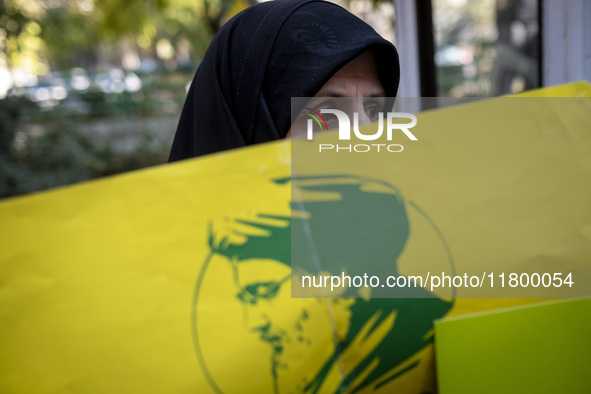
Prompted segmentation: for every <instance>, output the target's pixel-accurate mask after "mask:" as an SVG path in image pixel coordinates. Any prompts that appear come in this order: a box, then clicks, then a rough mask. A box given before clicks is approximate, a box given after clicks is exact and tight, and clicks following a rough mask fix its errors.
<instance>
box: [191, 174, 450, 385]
mask: <svg viewBox="0 0 591 394" xmlns="http://www.w3.org/2000/svg"><path fill="white" fill-rule="evenodd" d="M272 182H273V184H274V185H276V187H290V188H291V201H289V202H288V204H289V212H291V215H285V214H279V213H274V212H249V213H246V214H245V218H228V219H227V220H226V221H225V223H224V224H223V225H212V226H211V228H210V232H209V239H208V245H209V249H210V252H209V254H208V256H206V259H205V263H204V264H203V266H202V269H201V272H200V274H199V277H198V278H197V283H196V286H195V292H194V299H193V305H192V308H193V314H192V316H193V317H192V329H193V340H194V345H195V352H196V354H197V357H198V359H199V363H200V366H201V369H202V371H203V373H204V374H205V376H206V378H207V380H208V383H209V384H210V386H211V388H212V389H213V390H214V391H215V392H220V393H230V392H272V393H329V392H330V393H336V392H359V391H367V390H372V389H378V390H379V389H380V388H383V387H386V386H387V385H388V384H390V383H391V382H393V381H394V380H396V379H398V378H400V377H401V376H404V375H405V374H406V373H408V372H409V371H412V370H413V368H415V367H417V365H419V363H420V360H419V359H417V360H414V359H413V356H415V355H416V354H417V353H418V352H420V351H421V350H422V349H424V348H425V347H426V346H427V345H429V344H430V343H431V342H432V340H433V336H432V324H433V320H434V319H437V318H440V317H442V316H444V315H445V314H447V313H448V312H449V311H450V309H451V308H452V306H453V301H452V299H451V298H443V297H442V296H441V295H438V294H433V293H431V292H429V291H428V290H427V289H424V288H421V287H408V288H391V287H387V286H378V287H372V288H367V287H362V288H359V287H353V286H352V287H348V288H344V289H342V291H341V292H340V293H339V294H338V297H334V298H324V297H323V298H320V297H314V294H315V293H307V292H306V289H302V288H301V287H298V286H301V282H299V281H298V277H300V275H303V274H306V275H309V276H318V275H324V274H329V275H341V274H342V273H346V274H347V275H349V276H355V275H363V274H370V275H373V276H377V277H379V278H382V279H385V278H386V277H387V276H393V277H397V276H398V275H404V274H408V272H409V269H411V270H412V267H410V265H408V264H407V266H409V267H410V268H404V263H403V260H405V259H404V257H405V255H407V254H409V253H410V254H412V253H414V252H413V248H414V249H416V250H419V251H420V250H421V249H422V248H423V246H422V245H420V243H419V246H412V242H411V241H412V240H413V239H414V237H415V235H414V234H413V236H412V237H411V230H412V229H413V228H415V229H420V228H421V226H422V228H423V230H422V231H419V230H417V231H418V232H419V233H423V234H426V235H425V237H429V236H430V237H431V238H430V239H429V240H428V242H427V244H432V245H434V244H437V245H434V246H433V247H434V248H439V250H441V253H440V255H441V258H440V259H439V260H440V261H439V264H440V265H439V267H441V266H446V268H447V269H449V268H450V266H452V267H453V262H452V257H451V252H450V250H449V248H448V246H447V244H446V243H445V240H444V238H443V236H442V234H441V233H440V231H439V230H438V229H437V227H436V226H435V224H434V222H433V221H432V220H431V219H430V218H429V217H428V216H427V215H426V214H425V213H424V212H423V211H422V210H421V209H420V208H419V207H418V206H417V205H416V204H413V203H412V202H409V201H406V200H405V199H404V197H403V196H402V194H401V193H400V191H399V190H398V189H397V188H396V187H394V186H392V185H390V184H389V183H387V182H383V181H380V180H375V179H369V178H364V177H359V176H350V175H327V176H313V177H301V178H294V177H290V178H282V179H275V180H273V181H272ZM415 223H416V225H415ZM407 260H409V261H411V262H414V261H415V260H416V259H412V258H409V259H407ZM412 264H415V263H412ZM415 265H416V264H415ZM401 266H403V267H402V268H401ZM401 269H402V271H401Z"/></svg>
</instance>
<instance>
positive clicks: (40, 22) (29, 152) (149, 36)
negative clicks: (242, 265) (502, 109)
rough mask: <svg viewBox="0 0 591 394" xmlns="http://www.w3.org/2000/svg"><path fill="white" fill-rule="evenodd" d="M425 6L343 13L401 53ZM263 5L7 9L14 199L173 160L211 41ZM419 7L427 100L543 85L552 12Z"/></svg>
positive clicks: (112, 0)
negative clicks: (408, 21)
mask: <svg viewBox="0 0 591 394" xmlns="http://www.w3.org/2000/svg"><path fill="white" fill-rule="evenodd" d="M413 1H414V0H401V1H392V0H349V1H339V2H338V3H340V4H341V5H343V6H345V7H346V8H348V9H349V10H350V11H351V12H353V13H355V14H356V15H358V16H360V17H361V18H362V19H364V20H365V21H367V22H368V23H369V24H371V25H372V26H373V27H374V28H375V29H376V30H377V31H378V32H379V33H380V34H382V35H383V36H384V37H385V38H387V39H389V40H391V41H392V42H394V44H395V45H397V46H398V45H399V42H400V39H403V38H404V37H400V36H403V35H404V34H405V31H404V30H401V29H400V27H401V24H400V23H401V22H402V21H400V20H397V15H400V14H401V10H399V9H397V8H398V7H397V6H399V5H400V4H409V3H411V2H413ZM403 2H405V3H403ZM254 3H256V1H255V0H153V1H145V0H100V1H98V0H0V198H5V197H9V196H15V195H21V194H25V193H30V192H34V191H39V190H44V189H48V188H52V187H56V186H62V185H67V184H72V183H76V182H81V181H85V180H89V179H94V178H100V177H103V176H107V175H112V174H117V173H122V172H126V171H130V170H134V169H139V168H144V167H149V166H153V165H157V164H162V163H164V162H166V160H167V157H168V151H169V149H170V145H171V143H172V138H173V136H174V131H175V129H176V124H177V122H178V118H179V116H180V112H181V109H182V105H183V103H184V100H185V95H186V91H187V89H188V87H189V84H190V82H191V80H192V77H193V74H194V73H195V71H196V69H197V67H198V66H199V62H200V59H201V58H202V56H203V54H204V52H205V50H206V49H207V46H208V45H209V42H210V41H211V39H212V37H213V35H214V34H215V33H216V32H217V31H218V30H219V28H220V27H221V26H222V25H223V23H224V22H225V21H227V20H228V19H229V18H231V17H232V16H233V15H235V14H236V13H238V12H240V11H241V10H243V9H244V8H246V7H248V6H250V5H252V4H254ZM416 10H417V12H418V15H417V21H418V23H417V26H416V28H417V30H418V40H419V41H418V42H419V46H420V47H419V48H418V52H419V55H420V73H421V75H420V79H421V92H420V93H421V95H423V96H424V95H430V96H440V97H447V96H452V97H488V96H496V95H502V94H507V93H515V92H520V91H524V90H527V89H531V88H535V87H538V86H540V66H539V64H540V37H539V36H540V35H539V21H540V10H539V1H537V0H470V1H468V0H431V1H429V0H417V1H416ZM397 36H398V37H397ZM424 48H427V49H428V50H427V51H425V50H424ZM425 53H426V54H427V55H425ZM418 68H419V66H418V65H417V69H418ZM405 77H406V74H405V73H404V69H403V73H402V78H403V79H405Z"/></svg>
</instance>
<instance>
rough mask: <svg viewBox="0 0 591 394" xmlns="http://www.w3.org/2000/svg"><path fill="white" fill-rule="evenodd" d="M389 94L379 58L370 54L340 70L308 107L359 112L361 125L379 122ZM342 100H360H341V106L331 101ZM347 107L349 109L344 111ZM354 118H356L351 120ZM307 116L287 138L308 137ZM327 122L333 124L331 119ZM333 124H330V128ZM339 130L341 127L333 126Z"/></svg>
mask: <svg viewBox="0 0 591 394" xmlns="http://www.w3.org/2000/svg"><path fill="white" fill-rule="evenodd" d="M385 94H386V93H385V91H384V88H383V86H382V82H381V81H380V77H379V74H378V65H377V62H376V58H375V55H374V54H373V53H372V52H371V51H366V52H364V53H362V54H361V55H359V56H358V57H356V58H355V59H353V60H352V61H350V62H349V63H347V64H346V65H344V66H343V67H342V68H341V69H340V70H339V71H337V72H336V73H335V74H334V75H333V76H332V77H331V78H330V79H329V80H328V81H327V82H326V84H324V86H323V87H322V88H321V89H320V90H319V91H318V93H316V95H315V96H314V98H313V99H311V100H310V101H309V102H308V104H307V105H306V106H307V107H309V108H312V109H314V110H316V111H318V112H319V111H320V109H323V108H327V109H328V108H337V109H340V110H341V111H344V112H346V113H347V114H352V113H353V112H357V113H358V114H359V125H362V124H368V123H372V122H374V121H376V120H377V116H378V113H379V112H380V111H382V109H383V107H384V103H385V98H384V96H385ZM339 97H356V99H354V100H342V99H339V100H338V107H337V106H335V103H334V102H333V101H335V100H331V99H333V98H339ZM343 106H344V107H345V108H343ZM351 119H352V117H351ZM305 122H306V117H305V116H301V115H300V116H299V117H298V118H296V121H295V122H294V123H293V125H292V127H291V128H290V129H289V132H288V133H287V135H286V136H285V138H291V137H292V136H293V137H299V136H305V135H306V134H305V133H306V123H305ZM327 122H330V120H329V119H327ZM330 126H331V125H330V124H329V128H331V127H330ZM333 126H334V127H335V128H336V127H337V125H336V124H335V125H333Z"/></svg>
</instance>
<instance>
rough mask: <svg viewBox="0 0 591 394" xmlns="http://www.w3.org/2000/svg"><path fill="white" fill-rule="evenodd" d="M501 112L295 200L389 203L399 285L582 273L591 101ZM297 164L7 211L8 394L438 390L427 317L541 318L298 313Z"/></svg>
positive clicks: (590, 218) (409, 302)
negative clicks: (449, 275)
mask: <svg viewBox="0 0 591 394" xmlns="http://www.w3.org/2000/svg"><path fill="white" fill-rule="evenodd" d="M560 91H566V92H569V93H568V94H569V95H571V96H572V95H573V94H571V93H572V92H573V91H574V92H578V93H581V92H586V93H584V94H580V96H583V95H587V96H588V92H589V85H587V84H584V83H580V84H578V85H576V86H573V85H567V86H565V87H562V88H559V90H558V92H560ZM541 92H542V93H543V92H544V91H541ZM578 93H577V94H574V96H577V95H578ZM556 94H557V93H554V94H553V95H556ZM498 100H499V99H496V100H490V101H487V102H480V103H476V104H471V105H468V106H459V107H453V108H450V109H445V110H436V111H429V112H425V113H424V114H420V115H419V116H418V125H417V127H420V129H417V130H421V131H420V132H419V131H417V135H418V136H419V141H416V144H414V145H411V144H409V148H408V149H406V150H405V151H404V152H401V153H400V155H399V156H396V158H395V159H392V162H391V164H392V165H391V166H390V167H384V166H382V167H381V168H380V169H378V170H376V166H375V165H372V163H371V161H370V162H367V167H363V166H359V163H358V162H354V161H351V160H347V159H346V158H345V159H342V160H341V159H339V157H336V156H335V160H334V161H333V162H332V164H328V165H327V166H326V167H318V166H316V167H314V166H312V169H311V170H309V171H311V172H309V173H308V174H306V175H307V176H314V175H317V176H320V177H324V178H322V179H321V180H320V181H318V179H316V180H314V179H312V180H311V182H312V183H311V184H310V185H307V186H306V185H304V187H303V188H301V189H298V190H301V191H302V192H304V193H306V192H310V190H313V189H314V188H315V187H316V189H314V190H315V192H316V193H320V194H315V198H316V199H317V201H344V200H345V199H344V197H343V198H341V197H342V196H344V194H341V195H339V193H338V192H335V190H334V188H333V187H334V185H338V186H339V187H340V186H342V185H345V184H347V185H351V184H354V185H357V186H359V185H361V186H360V188H359V190H362V189H363V191H364V192H366V191H374V192H375V193H374V194H376V193H382V194H380V196H384V201H386V200H387V201H396V204H398V205H396V206H397V207H398V208H399V209H400V212H403V213H404V215H405V217H406V218H407V219H408V223H409V227H408V228H409V229H410V232H409V234H408V237H407V238H405V239H404V242H398V241H396V242H398V243H396V242H395V241H392V242H393V243H392V245H398V246H396V248H398V249H396V250H397V251H396V256H397V269H398V271H399V272H400V273H401V274H407V273H412V272H414V271H413V270H416V269H419V268H421V269H423V268H426V269H428V268H429V267H434V269H439V268H441V267H448V266H449V264H450V262H451V261H453V264H454V266H455V269H456V270H457V272H463V271H467V270H471V269H475V270H478V271H479V272H483V271H485V270H489V269H490V267H493V269H494V271H495V273H494V274H495V277H496V275H498V274H500V273H501V271H506V273H507V274H508V273H509V270H515V271H516V272H517V271H519V270H528V269H529V268H531V265H532V264H533V265H536V264H538V265H541V266H543V267H544V269H546V270H549V269H555V268H556V265H557V264H559V263H560V264H563V265H562V268H565V267H566V268H568V269H569V270H572V271H574V272H578V271H577V270H578V269H579V268H580V267H581V266H582V265H583V264H584V261H585V259H586V261H588V259H589V257H590V256H591V249H590V246H589V239H590V238H591V206H590V205H589V201H591V133H589V126H588V125H589V124H590V123H591V102H590V101H589V99H587V98H580V99H579V101H577V102H576V105H573V101H548V102H547V105H543V106H526V107H524V108H525V110H526V111H529V112H528V113H527V114H526V118H527V119H529V120H530V121H528V122H524V121H523V118H520V117H518V116H517V115H516V113H515V112H512V111H511V110H510V108H508V107H507V106H506V105H504V104H503V103H502V102H500V101H498ZM571 100H572V99H571ZM495 116H496V117H502V116H506V117H507V119H506V122H505V123H504V124H505V126H506V127H504V128H500V129H499V128H497V126H493V125H492V123H490V122H489V120H490V119H491V118H493V117H495ZM465 117H471V118H475V119H481V120H483V122H481V123H478V124H479V125H480V128H479V129H478V130H474V129H473V124H474V123H469V122H466V121H465V119H464V118H465ZM450 122H455V124H456V127H454V128H449V127H446V128H445V129H441V128H438V127H439V126H438V125H443V124H449V123H450ZM483 136H489V137H483ZM296 143H297V142H294V147H295V144H296ZM291 149H292V145H291V143H290V142H289V141H279V142H274V143H268V144H262V145H258V146H253V147H249V148H245V149H239V150H235V151H231V152H223V153H219V154H214V155H210V156H207V157H204V158H200V159H194V160H187V161H184V162H180V163H175V164H169V165H164V166H160V167H156V168H152V169H147V170H142V171H136V172H133V173H129V174H125V175H120V176H115V177H111V178H109V179H103V180H98V181H93V182H88V183H85V184H81V185H77V186H72V187H67V188H63V189H58V190H54V191H49V192H44V193H39V194H35V195H30V196H26V197H21V198H16V199H10V200H6V201H3V202H1V203H0V305H2V308H1V309H0V322H1V323H0V349H2V351H1V352H0V392H2V393H27V394H31V393H61V392H81V393H104V392H130V393H135V392H142V393H185V392H186V393H189V392H191V393H208V392H217V393H236V392H241V393H297V392H302V393H303V392H310V393H313V392H321V393H329V392H330V393H334V392H338V391H355V390H357V391H361V392H372V391H376V392H385V393H387V392H394V391H395V392H401V393H423V392H434V391H435V390H436V387H435V386H436V383H435V370H434V357H433V347H432V341H433V330H432V324H433V320H434V319H437V318H442V317H446V316H452V315H459V314H465V313H468V312H473V311H478V310H485V309H493V308H498V307H502V306H507V305H516V304H520V303H528V302H532V301H533V300H531V299H526V298H521V299H496V298H489V299H471V298H468V299H462V298H457V299H454V298H452V295H453V293H452V292H446V291H440V290H441V289H425V292H429V294H430V295H431V296H430V297H426V298H423V299H418V298H409V299H390V298H383V299H378V298H372V297H371V292H369V293H367V297H365V298H346V299H342V298H334V299H330V298H327V299H323V298H292V297H291V286H290V283H291V281H292V279H291V267H290V262H291V257H290V256H291V255H290V248H289V241H290V229H291V223H292V222H291V217H292V214H293V213H294V211H297V209H295V208H294V207H293V202H294V201H296V199H295V198H293V196H292V187H293V186H294V185H293V184H292V182H291V180H292V173H291V159H292V158H291ZM311 164H314V163H311ZM373 164H375V163H373ZM343 176H345V177H343ZM345 178H346V182H345V183H343V180H344V179H345ZM370 178H371V180H372V181H371V182H366V180H367V179H370ZM310 179H311V178H309V180H310ZM319 179H320V178H319ZM314 182H317V183H316V186H314ZM319 184H320V186H318V185H319ZM327 185H329V186H327ZM330 185H332V186H330ZM357 186H356V187H357ZM383 187H386V189H388V190H386V191H384V190H383ZM306 188H307V189H306ZM331 188H333V189H331ZM294 190H295V189H294ZM343 190H344V189H343ZM347 190H349V189H347ZM322 193H324V194H322ZM533 193H535V195H534V194H533ZM312 194H313V193H312ZM374 194H372V196H374ZM535 204H538V205H536V206H535V207H534V206H533V205H535ZM540 204H541V205H540ZM304 211H305V210H303V211H301V212H299V214H301V215H304V216H305V215H306V214H308V215H309V213H310V212H309V211H308V212H307V213H306V212H304ZM541 212H545V214H544V215H542V216H540V217H537V216H536V215H538V214H540V213H541ZM375 220H376V221H378V220H380V218H379V217H378V218H376V219H375ZM358 232H359V233H360V234H363V233H367V228H359V229H358ZM392 248H393V250H394V246H392ZM536 266H537V265H536ZM585 275H587V276H585ZM577 278H579V277H577ZM584 280H589V277H588V271H584V270H581V271H580V278H579V279H577V280H575V283H576V284H577V283H584Z"/></svg>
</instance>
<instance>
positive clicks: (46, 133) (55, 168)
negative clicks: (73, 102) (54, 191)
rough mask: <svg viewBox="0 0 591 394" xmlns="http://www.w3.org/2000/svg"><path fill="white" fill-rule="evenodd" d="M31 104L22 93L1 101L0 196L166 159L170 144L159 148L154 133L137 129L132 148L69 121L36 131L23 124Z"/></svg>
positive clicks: (124, 169)
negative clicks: (99, 137)
mask: <svg viewBox="0 0 591 394" xmlns="http://www.w3.org/2000/svg"><path fill="white" fill-rule="evenodd" d="M34 106H35V104H34V103H32V102H30V101H29V100H28V99H27V98H25V97H8V98H6V99H4V100H2V105H0V198H4V197H10V196H15V195H20V194H25V193H30V192H35V191H40V190H44V189H48V188H52V187H56V186H61V185H68V184H72V183H77V182H81V181H85V180H89V179H93V178H99V177H102V176H106V175H113V174H118V173H122V172H126V171H131V170H135V169H138V168H144V167H148V166H153V165H157V164H161V163H164V162H165V161H166V159H167V156H168V148H169V147H168V144H166V146H163V145H162V142H161V141H159V140H158V139H157V138H156V136H155V135H154V134H153V133H151V132H149V131H148V130H142V129H141V128H140V129H138V130H135V131H134V132H133V136H134V140H135V141H134V146H135V148H134V149H133V151H125V150H121V149H120V148H118V147H117V145H118V141H117V138H116V137H117V136H113V135H111V138H108V139H101V140H98V141H97V139H96V138H95V139H93V138H92V135H91V134H88V133H84V132H82V131H81V130H80V129H79V125H77V124H76V123H73V122H71V121H68V120H67V119H63V120H59V121H57V122H53V123H52V124H50V125H49V126H47V125H46V127H44V128H43V130H42V132H41V133H36V132H35V129H34V128H31V127H29V126H30V125H27V124H26V122H25V121H26V120H27V119H26V118H27V116H28V114H30V113H31V110H32V108H33V107H34ZM37 134H38V135H37ZM125 134H129V133H125ZM113 137H115V138H113ZM120 137H122V136H120Z"/></svg>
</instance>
